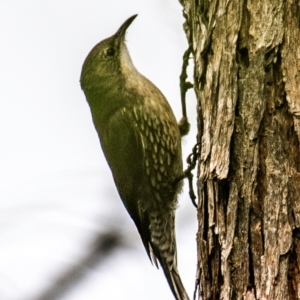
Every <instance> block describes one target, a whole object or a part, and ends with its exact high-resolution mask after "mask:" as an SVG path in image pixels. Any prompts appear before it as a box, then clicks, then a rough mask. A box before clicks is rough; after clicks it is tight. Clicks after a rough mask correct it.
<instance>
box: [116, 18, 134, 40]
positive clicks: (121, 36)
mask: <svg viewBox="0 0 300 300" xmlns="http://www.w3.org/2000/svg"><path fill="white" fill-rule="evenodd" d="M136 17H137V15H133V16H131V17H130V18H128V19H127V20H126V21H125V22H124V23H123V24H122V25H121V27H120V28H119V29H118V31H117V32H116V33H115V37H116V40H117V41H118V42H119V43H121V42H123V41H124V39H125V33H126V30H127V28H128V27H129V26H130V24H131V23H132V22H133V20H134V19H135V18H136Z"/></svg>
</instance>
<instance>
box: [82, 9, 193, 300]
mask: <svg viewBox="0 0 300 300" xmlns="http://www.w3.org/2000/svg"><path fill="white" fill-rule="evenodd" d="M135 17H136V15H135V16H132V17H131V18H129V19H128V20H127V21H125V22H124V24H123V25H122V26H121V27H120V29H119V30H118V31H117V32H116V34H114V35H113V36H111V37H109V38H107V39H105V40H103V41H102V42H100V43H99V44H97V45H96V46H95V47H94V48H93V49H92V50H91V52H90V53H89V55H88V56H87V58H86V59H85V62H84V64H83V67H82V73H81V78H80V82H81V87H82V89H83V91H84V93H85V96H86V99H87V102H88V103H89V106H90V109H91V113H92V117H93V122H94V125H95V128H96V130H97V133H98V135H99V139H100V143H101V146H102V149H103V152H104V155H105V157H106V159H107V162H108V164H109V166H110V169H111V171H112V174H113V177H114V181H115V184H116V186H117V189H118V192H119V194H120V197H121V199H122V201H123V203H124V205H125V207H126V209H127V211H128V213H129V214H130V216H131V218H132V219H133V221H134V222H135V225H136V227H137V229H138V231H139V233H140V236H141V238H142V241H143V244H144V246H145V249H146V251H147V253H148V256H149V258H150V259H151V260H152V261H153V262H154V263H155V264H156V265H157V261H159V263H160V264H161V266H162V268H163V270H164V273H165V276H166V278H167V280H168V283H169V285H170V288H171V290H172V292H173V294H174V296H175V298H176V299H178V300H187V299H189V298H188V295H187V293H186V292H185V289H184V287H183V284H182V282H181V279H180V276H179V273H178V271H177V262H176V239H175V228H174V226H175V224H174V219H175V209H176V205H177V194H178V192H179V191H180V188H181V185H180V183H177V182H178V181H177V180H176V179H178V178H179V177H180V176H181V175H182V173H183V170H182V156H181V137H180V132H179V128H178V125H177V122H176V119H175V117H174V114H173V112H172V109H171V107H170V105H169V104H168V102H167V100H166V99H165V97H164V96H163V95H162V93H161V92H160V91H159V89H158V88H157V87H156V86H155V85H154V84H153V83H152V82H150V81H149V80H148V79H147V78H145V77H144V76H143V75H141V74H140V73H139V72H138V71H137V70H136V68H135V67H134V65H133V63H132V61H131V58H130V56H129V53H128V50H127V48H126V45H125V40H124V39H125V33H126V29H127V28H128V27H129V25H130V24H131V22H132V21H133V20H134V18H135Z"/></svg>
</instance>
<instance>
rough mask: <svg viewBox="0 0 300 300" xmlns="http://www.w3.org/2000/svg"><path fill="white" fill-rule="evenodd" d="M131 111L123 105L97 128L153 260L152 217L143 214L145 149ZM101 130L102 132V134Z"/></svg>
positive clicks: (106, 155)
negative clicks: (151, 243) (150, 218)
mask: <svg viewBox="0 0 300 300" xmlns="http://www.w3.org/2000/svg"><path fill="white" fill-rule="evenodd" d="M130 114H131V112H130V111H127V110H126V108H122V109H120V110H118V111H117V112H115V114H114V115H112V116H110V118H109V119H108V120H107V124H106V126H105V128H103V126H102V128H98V129H97V131H98V133H99V137H100V142H101V146H102V149H103V152H104V154H105V157H106V160H107V162H108V164H109V166H110V169H111V171H112V174H113V177H114V181H115V184H116V187H117V189H118V192H119V195H120V197H121V199H122V201H123V203H124V206H125V207H126V209H127V211H128V213H129V214H130V216H131V218H132V219H133V221H134V222H135V224H136V227H137V229H138V231H139V233H140V235H141V238H142V241H143V244H144V246H145V249H146V251H147V254H148V256H149V258H150V259H151V249H150V245H149V241H150V232H149V220H148V218H147V214H145V213H144V208H143V199H142V195H144V194H147V191H145V190H143V187H144V186H145V180H146V174H145V164H144V157H145V150H144V146H143V140H142V136H141V134H140V132H139V130H138V128H137V127H136V126H137V125H136V123H135V120H134V119H132V116H131V115H130ZM101 133H102V134H101Z"/></svg>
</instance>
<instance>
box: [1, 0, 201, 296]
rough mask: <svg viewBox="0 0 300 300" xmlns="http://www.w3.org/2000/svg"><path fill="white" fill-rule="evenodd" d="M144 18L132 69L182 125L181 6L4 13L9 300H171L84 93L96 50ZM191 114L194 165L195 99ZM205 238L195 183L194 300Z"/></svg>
mask: <svg viewBox="0 0 300 300" xmlns="http://www.w3.org/2000/svg"><path fill="white" fill-rule="evenodd" d="M136 13H137V14H138V18H136V19H135V21H134V22H133V23H132V25H131V26H130V28H129V30H128V32H127V45H128V48H129V51H130V53H131V57H132V59H133V62H134V64H135V65H136V67H137V69H138V70H139V71H140V72H141V73H142V74H143V75H145V76H146V77H148V78H149V79H150V80H151V81H152V82H154V83H155V84H156V85H157V86H158V87H159V88H160V89H161V91H162V92H163V93H164V95H165V96H166V98H167V99H168V100H169V102H170V104H171V106H172V108H173V110H174V112H175V115H176V117H177V119H179V118H180V117H181V105H180V92H179V74H180V72H181V64H182V55H183V52H184V51H185V49H186V48H187V42H186V38H185V35H184V32H183V29H182V24H183V22H184V19H183V17H182V9H181V6H180V4H179V2H178V1H176V0H164V1H160V0H151V1H150V0H148V1H147V0H124V1H117V0H97V1H96V0H95V1H94V0H87V1H79V0H51V1H41V0H27V1H22V0H14V1H8V0H2V1H1V2H0V28H1V46H0V66H1V68H0V215H1V217H0V240H1V246H0V299H1V300H47V299H48V300H50V299H67V300H81V299H84V300H94V299H95V300H96V299H97V300H99V299H104V300H106V299H146V300H147V299H165V300H168V299H170V300H171V299H173V296H172V294H171V292H170V290H169V287H168V284H167V282H166V280H165V278H164V275H163V272H162V270H157V269H156V268H155V267H154V266H152V265H151V263H150V261H149V259H148V257H147V255H146V252H145V250H144V249H143V246H142V243H141V241H140V237H139V235H138V233H137V230H136V228H135V226H134V224H133V222H132V220H131V219H130V217H129V216H128V215H127V212H126V211H125V209H124V207H123V204H122V203H121V201H120V199H119V196H118V194H117V192H116V188H115V186H114V182H113V179H112V176H111V173H110V170H109V168H108V166H107V164H106V161H105V159H104V156H103V154H102V150H101V148H100V144H99V141H98V137H97V134H96V131H95V130H94V127H93V124H92V119H91V115H90V112H89V108H88V105H87V103H86V100H85V97H84V95H83V92H82V91H81V89H80V85H79V76H80V72H81V66H82V64H83V61H84V59H85V57H86V56H87V54H88V52H89V51H90V50H91V48H92V47H93V46H94V45H95V44H96V43H98V42H99V41H101V40H102V39H104V38H106V37H108V36H111V35H112V34H114V33H115V31H116V30H117V29H118V28H119V26H120V25H121V24H122V23H123V22H124V21H125V20H126V19H127V18H128V17H130V16H131V15H133V14H136ZM191 68H192V67H191ZM190 73H191V70H190ZM191 80H192V79H191ZM187 102H188V103H187V106H188V115H189V118H190V122H191V124H192V130H191V132H190V134H189V135H188V136H187V137H185V138H184V139H183V156H184V160H185V159H186V157H187V155H188V154H189V153H190V152H191V149H192V147H193V145H194V144H195V142H196V125H195V124H196V121H195V120H196V112H195V110H196V101H195V97H194V94H193V92H192V91H189V93H188V97H187ZM196 231H197V222H196V210H195V209H194V207H193V206H192V204H191V201H190V199H189V196H188V189H187V182H186V183H185V187H184V191H183V193H182V194H181V195H180V202H179V207H178V210H177V240H178V256H179V257H178V260H179V271H180V273H181V276H182V280H183V282H184V285H185V287H186V289H187V291H188V293H189V294H190V295H191V296H192V293H193V290H194V282H195V273H196V241H195V239H196Z"/></svg>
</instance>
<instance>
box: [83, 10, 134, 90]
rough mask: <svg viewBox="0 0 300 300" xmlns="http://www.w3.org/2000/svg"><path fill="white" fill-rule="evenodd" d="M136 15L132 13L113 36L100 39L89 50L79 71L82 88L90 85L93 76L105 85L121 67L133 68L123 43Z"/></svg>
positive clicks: (116, 75)
mask: <svg viewBox="0 0 300 300" xmlns="http://www.w3.org/2000/svg"><path fill="white" fill-rule="evenodd" d="M136 17H137V15H134V16H132V17H130V18H129V19H127V20H126V21H125V22H124V23H123V24H122V26H121V27H120V28H119V29H118V31H117V32H116V33H115V34H114V35H113V36H111V37H109V38H107V39H105V40H103V41H101V42H100V43H98V44H97V45H96V46H95V47H94V48H93V49H92V50H91V51H90V53H89V54H88V56H87V57H86V59H85V61H84V64H83V66H82V71H81V77H80V82H81V86H82V89H83V90H86V89H88V88H89V87H92V85H93V84H94V83H95V80H94V79H95V77H96V78H98V79H99V80H98V84H101V85H102V84H103V85H104V86H105V85H106V84H107V83H108V82H113V81H114V80H112V79H114V78H118V77H120V75H121V74H122V69H124V68H125V69H126V68H128V67H132V68H134V67H133V64H132V61H131V58H130V56H129V53H128V50H127V48H126V45H125V34H126V30H127V28H128V27H129V26H130V24H131V23H132V21H133V20H134V19H135V18H136ZM92 78H93V80H92Z"/></svg>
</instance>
